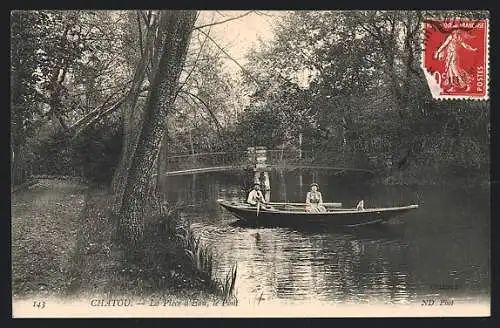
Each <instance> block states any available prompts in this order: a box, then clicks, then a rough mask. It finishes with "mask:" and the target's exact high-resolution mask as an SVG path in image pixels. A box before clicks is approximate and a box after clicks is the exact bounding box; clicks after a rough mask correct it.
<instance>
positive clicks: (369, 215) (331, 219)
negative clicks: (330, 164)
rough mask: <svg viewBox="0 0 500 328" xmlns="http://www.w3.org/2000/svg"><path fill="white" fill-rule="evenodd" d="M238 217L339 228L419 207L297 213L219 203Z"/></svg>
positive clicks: (267, 223)
mask: <svg viewBox="0 0 500 328" xmlns="http://www.w3.org/2000/svg"><path fill="white" fill-rule="evenodd" d="M218 202H219V204H220V206H222V207H223V208H225V209H226V210H227V211H229V212H230V213H231V214H233V215H234V216H235V217H237V218H239V219H240V220H242V221H245V222H246V223H249V224H253V225H262V226H289V227H293V226H298V227H300V226H304V225H311V224H314V225H338V226H361V225H368V224H375V223H383V222H386V221H388V220H390V219H391V218H394V217H396V216H399V215H402V214H404V213H406V212H409V211H411V210H414V209H416V208H418V205H409V206H403V207H389V208H372V209H364V210H356V209H342V208H341V209H329V210H328V211H327V212H323V213H310V212H306V211H305V210H304V209H301V208H297V209H294V210H280V209H273V208H270V209H266V208H263V207H260V208H259V211H258V213H257V208H256V207H251V206H248V205H246V204H241V203H229V202H226V201H218Z"/></svg>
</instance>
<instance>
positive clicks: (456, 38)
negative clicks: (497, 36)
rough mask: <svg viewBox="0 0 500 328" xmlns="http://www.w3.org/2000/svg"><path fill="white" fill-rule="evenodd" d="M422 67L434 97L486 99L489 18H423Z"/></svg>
mask: <svg viewBox="0 0 500 328" xmlns="http://www.w3.org/2000/svg"><path fill="white" fill-rule="evenodd" d="M423 26H424V46H423V49H422V69H423V71H424V74H425V77H426V79H427V84H428V85H429V88H430V91H431V93H432V96H433V98H435V99H475V100H487V99H488V77H489V76H488V58H489V53H488V52H489V48H488V20H487V19H479V20H471V19H459V18H457V19H426V20H425V21H424V23H423Z"/></svg>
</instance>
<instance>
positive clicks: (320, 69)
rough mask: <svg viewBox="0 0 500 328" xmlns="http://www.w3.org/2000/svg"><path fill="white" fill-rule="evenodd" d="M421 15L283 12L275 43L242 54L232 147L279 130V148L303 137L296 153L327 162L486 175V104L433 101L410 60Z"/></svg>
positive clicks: (414, 57)
mask: <svg viewBox="0 0 500 328" xmlns="http://www.w3.org/2000/svg"><path fill="white" fill-rule="evenodd" d="M473 14H474V13H473ZM425 15H426V13H424V12H399V11H397V12H391V11H389V12H380V11H369V12H326V11H299V12H295V13H293V14H291V15H289V16H286V17H285V18H284V19H283V20H282V21H281V23H280V24H279V25H278V26H277V27H276V29H275V38H274V40H272V41H271V42H269V43H263V44H261V46H260V48H258V49H254V51H253V52H252V53H251V54H250V58H251V60H250V63H249V65H248V67H247V68H248V70H249V71H250V72H251V73H252V75H253V77H254V78H253V79H250V78H248V75H245V77H247V78H246V82H248V83H247V86H249V89H250V90H251V91H252V92H253V96H252V99H251V103H252V108H251V109H248V111H249V112H248V114H247V115H245V116H243V117H242V118H241V119H240V120H239V121H238V122H237V123H236V124H235V126H234V127H233V129H234V130H235V132H234V133H233V136H237V137H236V138H234V137H233V138H228V139H230V140H231V141H233V142H234V146H233V147H239V146H240V145H241V146H246V145H247V144H248V143H249V142H250V140H252V142H258V143H262V144H263V145H266V146H271V147H276V146H277V144H279V142H276V141H275V140H276V131H279V134H280V136H279V138H278V139H280V140H282V141H283V142H284V143H285V146H289V147H294V146H295V147H296V146H297V144H298V135H299V134H302V135H303V145H302V147H303V149H304V150H310V151H313V152H316V153H317V156H319V157H323V158H324V157H327V160H328V159H329V160H330V161H331V162H332V163H342V162H343V163H345V164H351V165H353V166H371V167H372V168H379V169H382V168H388V169H389V170H390V172H393V173H394V172H396V171H404V172H412V171H415V170H418V171H420V172H421V173H424V171H428V172H432V173H430V174H433V175H437V174H442V173H449V174H450V176H456V175H457V174H459V175H461V176H463V175H464V174H469V173H472V174H476V173H483V174H488V172H489V110H490V105H489V102H475V101H437V100H434V99H432V97H431V95H430V92H429V89H428V86H427V83H426V81H425V77H424V76H423V73H422V71H421V69H420V59H419V58H420V53H421V50H422V48H421V31H420V29H421V24H422V20H423V18H424V16H425ZM450 15H453V13H450ZM461 15H463V13H461ZM469 15H470V13H469ZM475 15H476V16H478V17H484V15H483V16H481V15H482V13H475ZM255 78H256V79H257V80H258V81H259V82H260V83H259V85H256V83H253V80H254V79H255ZM250 113H251V114H250ZM275 117H279V119H277V120H275V119H274V118H275ZM259 118H260V123H256V122H255V120H257V121H258V120H259ZM256 126H259V127H260V128H259V129H257V128H256ZM236 131H237V132H236ZM257 131H258V132H257ZM256 134H258V135H259V137H258V138H255V135H256ZM413 173H414V172H413ZM413 173H412V174H413Z"/></svg>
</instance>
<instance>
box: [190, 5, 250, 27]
mask: <svg viewBox="0 0 500 328" xmlns="http://www.w3.org/2000/svg"><path fill="white" fill-rule="evenodd" d="M252 12H254V11H253V10H250V11H247V12H246V13H244V14H241V15H239V16H235V17H231V18H228V19H224V20H221V21H218V22H215V23H210V24H204V25H200V26H195V27H194V28H193V31H195V30H199V29H202V28H204V27H208V26H214V25H219V24H224V23H227V22H229V21H232V20H235V19H239V18H242V17H245V16H247V15H249V14H251V13H252Z"/></svg>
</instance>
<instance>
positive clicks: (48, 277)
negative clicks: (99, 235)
mask: <svg viewBox="0 0 500 328" xmlns="http://www.w3.org/2000/svg"><path fill="white" fill-rule="evenodd" d="M86 189H87V188H86V186H85V185H83V184H79V183H76V182H72V181H63V180H56V179H41V180H39V181H38V183H36V184H34V185H32V186H31V187H29V188H28V189H27V190H24V191H20V192H17V193H15V194H13V195H12V207H11V211H12V213H11V223H12V228H11V229H12V230H11V232H12V237H11V238H12V293H13V296H14V297H23V296H27V295H32V294H37V295H40V294H42V295H51V296H56V295H61V294H62V293H64V291H65V290H66V287H67V286H68V284H69V283H70V282H69V281H67V280H68V279H67V277H68V275H67V272H68V269H69V266H70V263H69V262H70V257H71V254H72V251H73V249H74V247H75V244H76V234H77V224H78V220H79V216H80V213H81V212H82V210H83V208H84V206H85V191H86Z"/></svg>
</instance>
